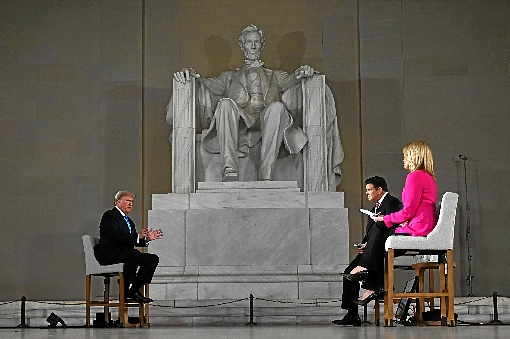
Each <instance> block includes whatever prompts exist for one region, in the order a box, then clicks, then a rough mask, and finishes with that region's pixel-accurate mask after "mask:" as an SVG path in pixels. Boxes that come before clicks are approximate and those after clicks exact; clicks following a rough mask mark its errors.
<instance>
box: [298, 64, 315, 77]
mask: <svg viewBox="0 0 510 339" xmlns="http://www.w3.org/2000/svg"><path fill="white" fill-rule="evenodd" d="M316 73H318V72H317V71H315V70H314V69H313V68H312V67H310V66H308V65H304V66H301V67H299V68H298V69H296V71H295V72H294V75H295V76H296V79H301V78H309V77H312V76H314V74H316Z"/></svg>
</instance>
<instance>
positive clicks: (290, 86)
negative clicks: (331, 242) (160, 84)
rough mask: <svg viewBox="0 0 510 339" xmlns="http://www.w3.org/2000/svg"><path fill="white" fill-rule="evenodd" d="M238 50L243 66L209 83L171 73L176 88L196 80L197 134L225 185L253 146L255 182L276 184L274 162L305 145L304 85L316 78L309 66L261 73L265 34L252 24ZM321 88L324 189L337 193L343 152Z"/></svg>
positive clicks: (187, 73) (188, 72)
mask: <svg viewBox="0 0 510 339" xmlns="http://www.w3.org/2000/svg"><path fill="white" fill-rule="evenodd" d="M239 45H240V47H241V49H242V50H243V52H244V54H245V57H246V60H245V62H244V65H242V67H240V68H238V69H236V70H235V71H225V72H223V73H221V74H219V75H218V76H215V77H211V78H204V77H202V76H200V74H198V73H197V72H196V71H195V70H194V69H193V68H184V69H182V70H181V71H180V72H176V73H174V80H175V81H174V84H175V83H176V82H177V83H182V84H185V83H187V82H189V81H190V80H191V79H193V78H194V79H195V81H196V86H195V91H196V94H195V95H196V99H195V102H196V114H195V115H196V116H197V118H196V119H197V123H196V125H197V129H198V130H199V131H202V130H203V131H202V136H201V142H202V147H203V148H204V149H205V150H206V151H207V152H209V153H212V154H219V155H220V159H221V169H218V170H220V171H221V178H222V180H223V181H238V180H239V178H240V173H239V171H240V166H239V159H240V158H243V157H249V154H250V148H252V147H254V146H255V145H257V144H260V145H259V147H260V159H259V160H257V162H258V163H257V180H261V181H263V180H264V181H265V180H275V177H274V176H275V175H274V173H275V164H276V162H277V159H281V158H284V157H286V156H289V155H291V154H296V153H299V152H301V151H302V150H303V148H304V147H306V145H307V143H309V135H307V133H305V132H306V129H305V131H303V116H302V111H303V105H304V103H303V95H305V94H304V93H303V90H302V82H304V81H305V80H306V81H308V79H312V78H314V77H320V75H317V74H318V72H316V71H315V70H314V69H313V68H312V67H310V66H308V65H304V66H301V67H299V68H298V69H296V71H295V72H294V73H292V74H288V73H287V72H285V71H281V70H270V69H267V68H265V67H264V63H263V62H262V61H261V60H260V53H261V51H262V50H263V49H264V45H265V39H264V33H263V31H262V30H259V29H258V28H257V27H256V26H255V25H250V26H248V27H246V28H245V29H244V30H243V31H242V34H241V36H240V37H239ZM322 77H323V76H322ZM322 81H324V80H322ZM174 87H175V85H174ZM324 88H325V89H324V95H323V97H324V100H323V103H324V105H323V106H324V107H325V109H324V111H325V115H324V116H325V118H324V119H323V120H324V122H323V126H324V128H323V129H324V135H325V137H324V145H325V146H324V147H323V148H324V157H323V159H324V160H325V162H326V164H320V165H322V166H323V167H324V168H325V170H324V172H325V173H326V171H327V184H326V186H327V187H326V188H325V189H324V190H330V191H335V190H336V186H337V185H338V184H339V183H340V179H341V170H340V163H341V162H342V160H343V157H344V153H343V150H342V145H341V143H340V137H339V132H338V123H337V116H336V108H335V103H334V100H333V96H332V94H331V91H330V89H329V88H328V87H327V86H325V85H324ZM174 93H175V92H174ZM174 96H175V94H174ZM172 100H175V98H173V99H172ZM305 101H306V100H305ZM173 109H175V108H173V106H172V101H171V102H170V104H169V105H168V109H167V122H168V123H169V124H170V125H174V123H173V120H172V119H173V118H172V116H173V115H172V110H173ZM174 129H175V126H174ZM253 131H258V133H252V132H253ZM308 134H310V133H308ZM254 135H255V137H254Z"/></svg>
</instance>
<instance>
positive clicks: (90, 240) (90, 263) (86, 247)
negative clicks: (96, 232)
mask: <svg viewBox="0 0 510 339" xmlns="http://www.w3.org/2000/svg"><path fill="white" fill-rule="evenodd" d="M81 238H82V240H83V251H84V252H85V274H86V275H89V274H92V275H94V274H97V275H101V274H108V273H119V272H122V270H123V268H124V264H114V265H100V264H99V262H98V261H97V259H96V256H95V255H94V246H95V245H96V244H97V243H98V242H99V239H98V238H94V237H93V236H91V235H84V236H83V237H81Z"/></svg>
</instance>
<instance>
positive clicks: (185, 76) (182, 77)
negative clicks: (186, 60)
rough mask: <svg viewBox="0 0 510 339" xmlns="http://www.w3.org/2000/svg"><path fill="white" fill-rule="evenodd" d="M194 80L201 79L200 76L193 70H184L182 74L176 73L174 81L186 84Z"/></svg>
mask: <svg viewBox="0 0 510 339" xmlns="http://www.w3.org/2000/svg"><path fill="white" fill-rule="evenodd" d="M191 77H193V78H196V79H197V78H200V74H198V73H197V72H196V71H195V70H194V69H193V68H183V69H182V70H181V71H180V72H175V73H174V79H175V80H176V81H178V82H180V83H183V84H184V83H186V81H189V80H190V79H191Z"/></svg>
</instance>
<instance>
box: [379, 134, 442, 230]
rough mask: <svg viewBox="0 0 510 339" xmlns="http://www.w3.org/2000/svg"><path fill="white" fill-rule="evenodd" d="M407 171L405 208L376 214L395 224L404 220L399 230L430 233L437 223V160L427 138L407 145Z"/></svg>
mask: <svg viewBox="0 0 510 339" xmlns="http://www.w3.org/2000/svg"><path fill="white" fill-rule="evenodd" d="M403 153H404V168H405V169H406V170H408V171H410V172H411V173H409V174H408V175H407V178H406V183H405V186H404V189H403V191H402V203H403V204H404V208H403V209H402V210H400V211H398V212H395V213H391V214H388V215H385V216H379V217H376V218H374V220H376V221H384V223H385V224H386V226H388V227H391V226H393V225H395V224H400V226H399V227H397V228H396V229H395V234H408V235H411V236H421V237H424V236H427V235H428V234H429V233H430V232H431V231H432V229H433V228H434V227H435V226H436V223H437V215H436V203H437V183H436V178H435V176H434V161H433V158H432V151H431V150H430V147H429V145H428V144H427V143H426V142H425V141H423V140H415V141H411V142H410V143H409V144H407V145H406V146H405V147H404V149H403Z"/></svg>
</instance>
